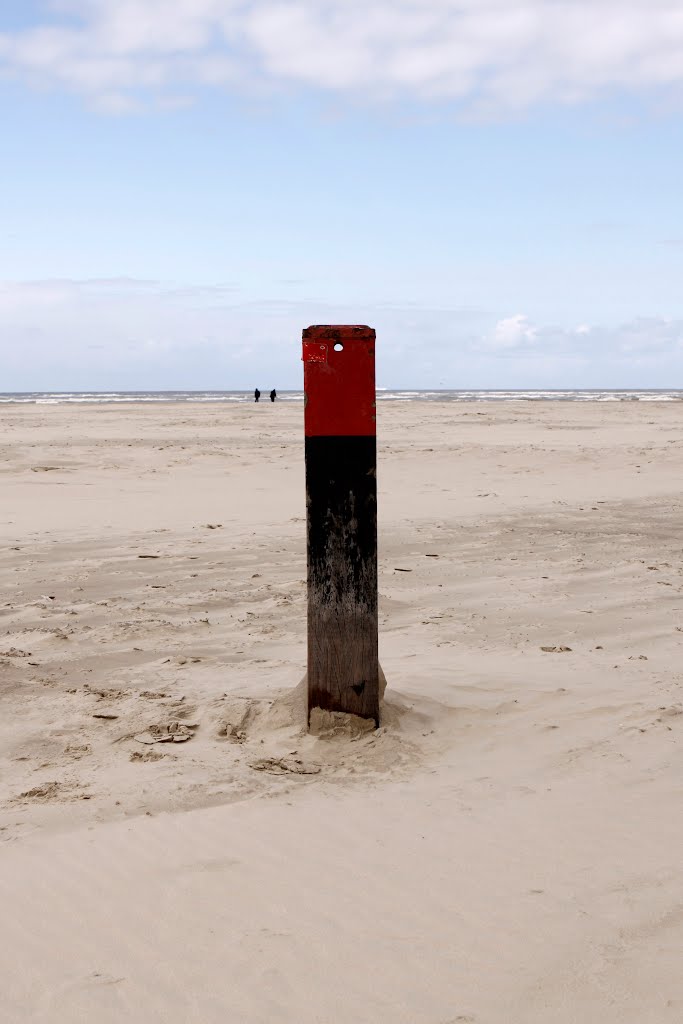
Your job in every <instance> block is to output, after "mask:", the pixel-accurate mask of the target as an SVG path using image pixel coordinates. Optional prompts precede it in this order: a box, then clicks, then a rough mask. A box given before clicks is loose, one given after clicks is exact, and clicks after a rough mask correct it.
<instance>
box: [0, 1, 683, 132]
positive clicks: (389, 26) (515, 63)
mask: <svg viewBox="0 0 683 1024" xmlns="http://www.w3.org/2000/svg"><path fill="white" fill-rule="evenodd" d="M0 70H1V71H3V72H4V73H5V74H9V75H11V76H14V77H15V78H18V79H20V80H22V81H25V82H29V83H31V84H34V85H36V86H43V87H44V86H50V87H55V86H57V87H62V88H65V89H68V90H70V91H72V92H75V93H78V94H80V95H82V96H83V97H85V98H86V100H87V101H88V102H89V103H91V104H93V105H95V106H96V107H98V108H99V109H101V110H103V111H107V112H110V113H120V114H125V113H127V112H129V111H134V110H135V109H137V108H139V107H140V106H142V105H145V104H148V103H150V102H154V103H158V104H161V105H169V104H170V105H183V104H186V103H188V102H189V101H190V99H191V97H192V95H193V94H196V92H197V90H199V89H202V88H207V87H208V88H223V89H226V88H227V89H230V90H233V91H248V92H253V91H263V90H264V89H265V90H280V89H282V88H283V87H291V88H296V87H306V88H312V89H314V90H319V91H323V92H326V93H328V94H329V93H332V94H336V95H344V96H349V97H354V98H360V99H363V100H365V101H367V100H372V101H378V102H383V101H392V100H396V99H411V100H416V101H421V102H427V103H433V102H448V103H455V104H457V105H459V106H460V107H461V108H463V109H465V110H466V111H467V112H468V113H470V114H472V113H480V114H496V115H500V114H505V113H508V112H514V111H520V110H524V109H526V108H528V107H529V106H532V105H534V104H536V103H539V102H541V101H542V102H556V103H563V104H574V103H579V102H582V101H585V100H588V99H591V98H593V97H596V96H599V95H602V94H604V93H605V92H607V91H611V90H612V91H613V90H626V91H630V92H633V91H648V90H655V89H656V90H659V89H662V88H669V89H674V90H675V89H679V88H680V86H681V85H682V84H683V11H681V7H680V4H679V3H678V2H677V0H618V2H617V0H573V2H572V3H559V2H556V0H524V2H513V0H54V2H52V3H50V4H49V5H47V7H46V9H45V14H44V15H43V17H42V20H41V21H40V22H39V23H37V24H35V25H34V26H33V27H31V28H23V29H20V30H14V31H5V32H4V33H0Z"/></svg>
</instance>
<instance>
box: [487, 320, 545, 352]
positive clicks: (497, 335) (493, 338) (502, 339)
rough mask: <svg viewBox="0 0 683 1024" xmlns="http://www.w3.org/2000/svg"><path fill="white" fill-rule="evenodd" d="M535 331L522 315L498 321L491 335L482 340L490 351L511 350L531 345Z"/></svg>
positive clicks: (534, 339) (533, 341) (534, 340)
mask: <svg viewBox="0 0 683 1024" xmlns="http://www.w3.org/2000/svg"><path fill="white" fill-rule="evenodd" d="M536 338H537V329H536V328H535V327H534V326H533V325H532V324H530V323H529V318H528V317H526V316H524V314H523V313H516V314H515V315H514V316H508V317H505V318H504V319H503V320H499V321H498V323H497V324H496V325H495V327H494V328H493V333H492V334H490V335H488V336H487V337H485V338H484V346H485V347H487V348H492V349H512V348H522V347H527V346H528V345H533V344H534V343H535V342H536Z"/></svg>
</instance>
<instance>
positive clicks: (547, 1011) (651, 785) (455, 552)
mask: <svg viewBox="0 0 683 1024" xmlns="http://www.w3.org/2000/svg"><path fill="white" fill-rule="evenodd" d="M302 418H303V411H302V407H301V405H300V404H298V403H297V404H294V403H292V404H286V403H276V404H275V405H271V404H270V403H261V404H259V405H258V406H256V405H254V404H251V403H250V404H245V405H235V406H226V405H210V404H198V405H192V404H172V405H166V404H162V405H152V404H150V405H144V406H143V405H126V406H123V407H122V406H118V407H116V406H65V405H56V406H12V407H7V406H6V407H3V408H1V409H0V538H1V540H2V549H1V553H0V559H1V565H2V575H1V577H0V580H1V587H2V589H1V592H0V702H1V703H0V711H1V713H0V893H1V895H2V908H3V926H2V930H3V943H2V949H3V951H2V956H1V957H0V1017H1V1018H2V1020H3V1022H5V1024H15V1022H16V1024H20V1022H28V1021H31V1022H50V1024H80V1022H84V1024H85V1022H87V1024H92V1022H94V1021H97V1022H98V1024H121V1022H126V1024H156V1022H160V1024H161V1022H164V1024H194V1022H196V1024H214V1022H215V1024H218V1022H220V1024H232V1022H235V1024H266V1022H267V1024H274V1022H286V1024H328V1022H329V1024H376V1022H381V1024H384V1022H387V1024H455V1022H456V1021H457V1022H472V1024H551V1022H552V1024H569V1022H579V1021H580V1022H582V1024H591V1022H601V1024H612V1022H613V1024H617V1022H618V1024H664V1022H669V1021H671V1022H677V1024H679V1022H680V1021H681V1020H683V971H681V949H682V948H683V874H682V873H681V867H680V861H681V854H682V852H683V815H682V814H681V799H682V797H683V757H682V750H683V713H682V712H683V674H682V672H681V669H680V667H679V661H678V659H679V658H680V657H681V651H682V649H683V538H682V535H681V512H682V506H683V498H682V497H681V485H680V481H681V474H682V471H683V406H681V405H680V404H677V403H642V402H641V403H636V402H632V403H614V404H597V403H581V404H577V403H560V402H548V403H525V402H510V403H500V404H496V403H490V404H488V403H487V404H476V403H473V404H446V403H427V402H425V403H420V402H409V403H400V402H399V403H389V402H387V403H383V404H380V407H379V415H378V420H379V423H378V430H379V502H380V504H379V522H380V576H379V589H380V621H381V636H380V658H381V662H382V665H383V668H384V671H385V673H386V676H387V679H388V688H387V693H386V701H385V704H384V707H383V713H382V714H383V718H382V726H381V728H380V729H379V730H378V731H377V732H369V733H366V734H362V733H356V734H350V733H344V732H341V733H339V734H333V735H322V736H310V735H307V734H306V732H305V729H304V728H303V726H302V722H303V718H302V702H301V693H300V691H299V692H297V691H296V689H295V688H296V686H297V684H298V683H299V680H300V679H301V677H302V675H303V673H304V671H305V667H306V666H305V656H306V654H305V615H306V595H305V572H306V566H305V519H304V517H305V503H304V472H303V470H304V467H303V439H302V434H303V431H302Z"/></svg>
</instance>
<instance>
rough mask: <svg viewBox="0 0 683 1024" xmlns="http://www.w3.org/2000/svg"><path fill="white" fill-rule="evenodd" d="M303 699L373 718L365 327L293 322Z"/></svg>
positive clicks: (370, 411) (369, 336)
mask: <svg viewBox="0 0 683 1024" xmlns="http://www.w3.org/2000/svg"><path fill="white" fill-rule="evenodd" d="M303 362H304V391H305V414H304V425H305V435H306V439H305V444H306V509H307V542H308V709H309V716H310V712H311V710H312V709H313V708H322V709H324V710H326V711H344V712H347V713H349V714H353V715H359V716H361V717H362V718H372V719H374V720H375V723H376V725H379V663H378V653H377V475H376V469H377V443H376V422H375V332H374V330H372V328H371V327H362V326H353V327H351V326H335V327H331V326H330V327H328V326H325V327H308V328H306V330H305V331H304V332H303Z"/></svg>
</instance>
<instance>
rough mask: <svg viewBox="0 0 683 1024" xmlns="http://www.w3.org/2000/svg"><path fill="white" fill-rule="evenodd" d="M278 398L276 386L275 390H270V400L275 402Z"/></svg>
mask: <svg viewBox="0 0 683 1024" xmlns="http://www.w3.org/2000/svg"><path fill="white" fill-rule="evenodd" d="M276 398H277V391H276V390H275V388H273V390H272V391H271V392H270V400H271V402H274V401H275V399H276Z"/></svg>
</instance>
